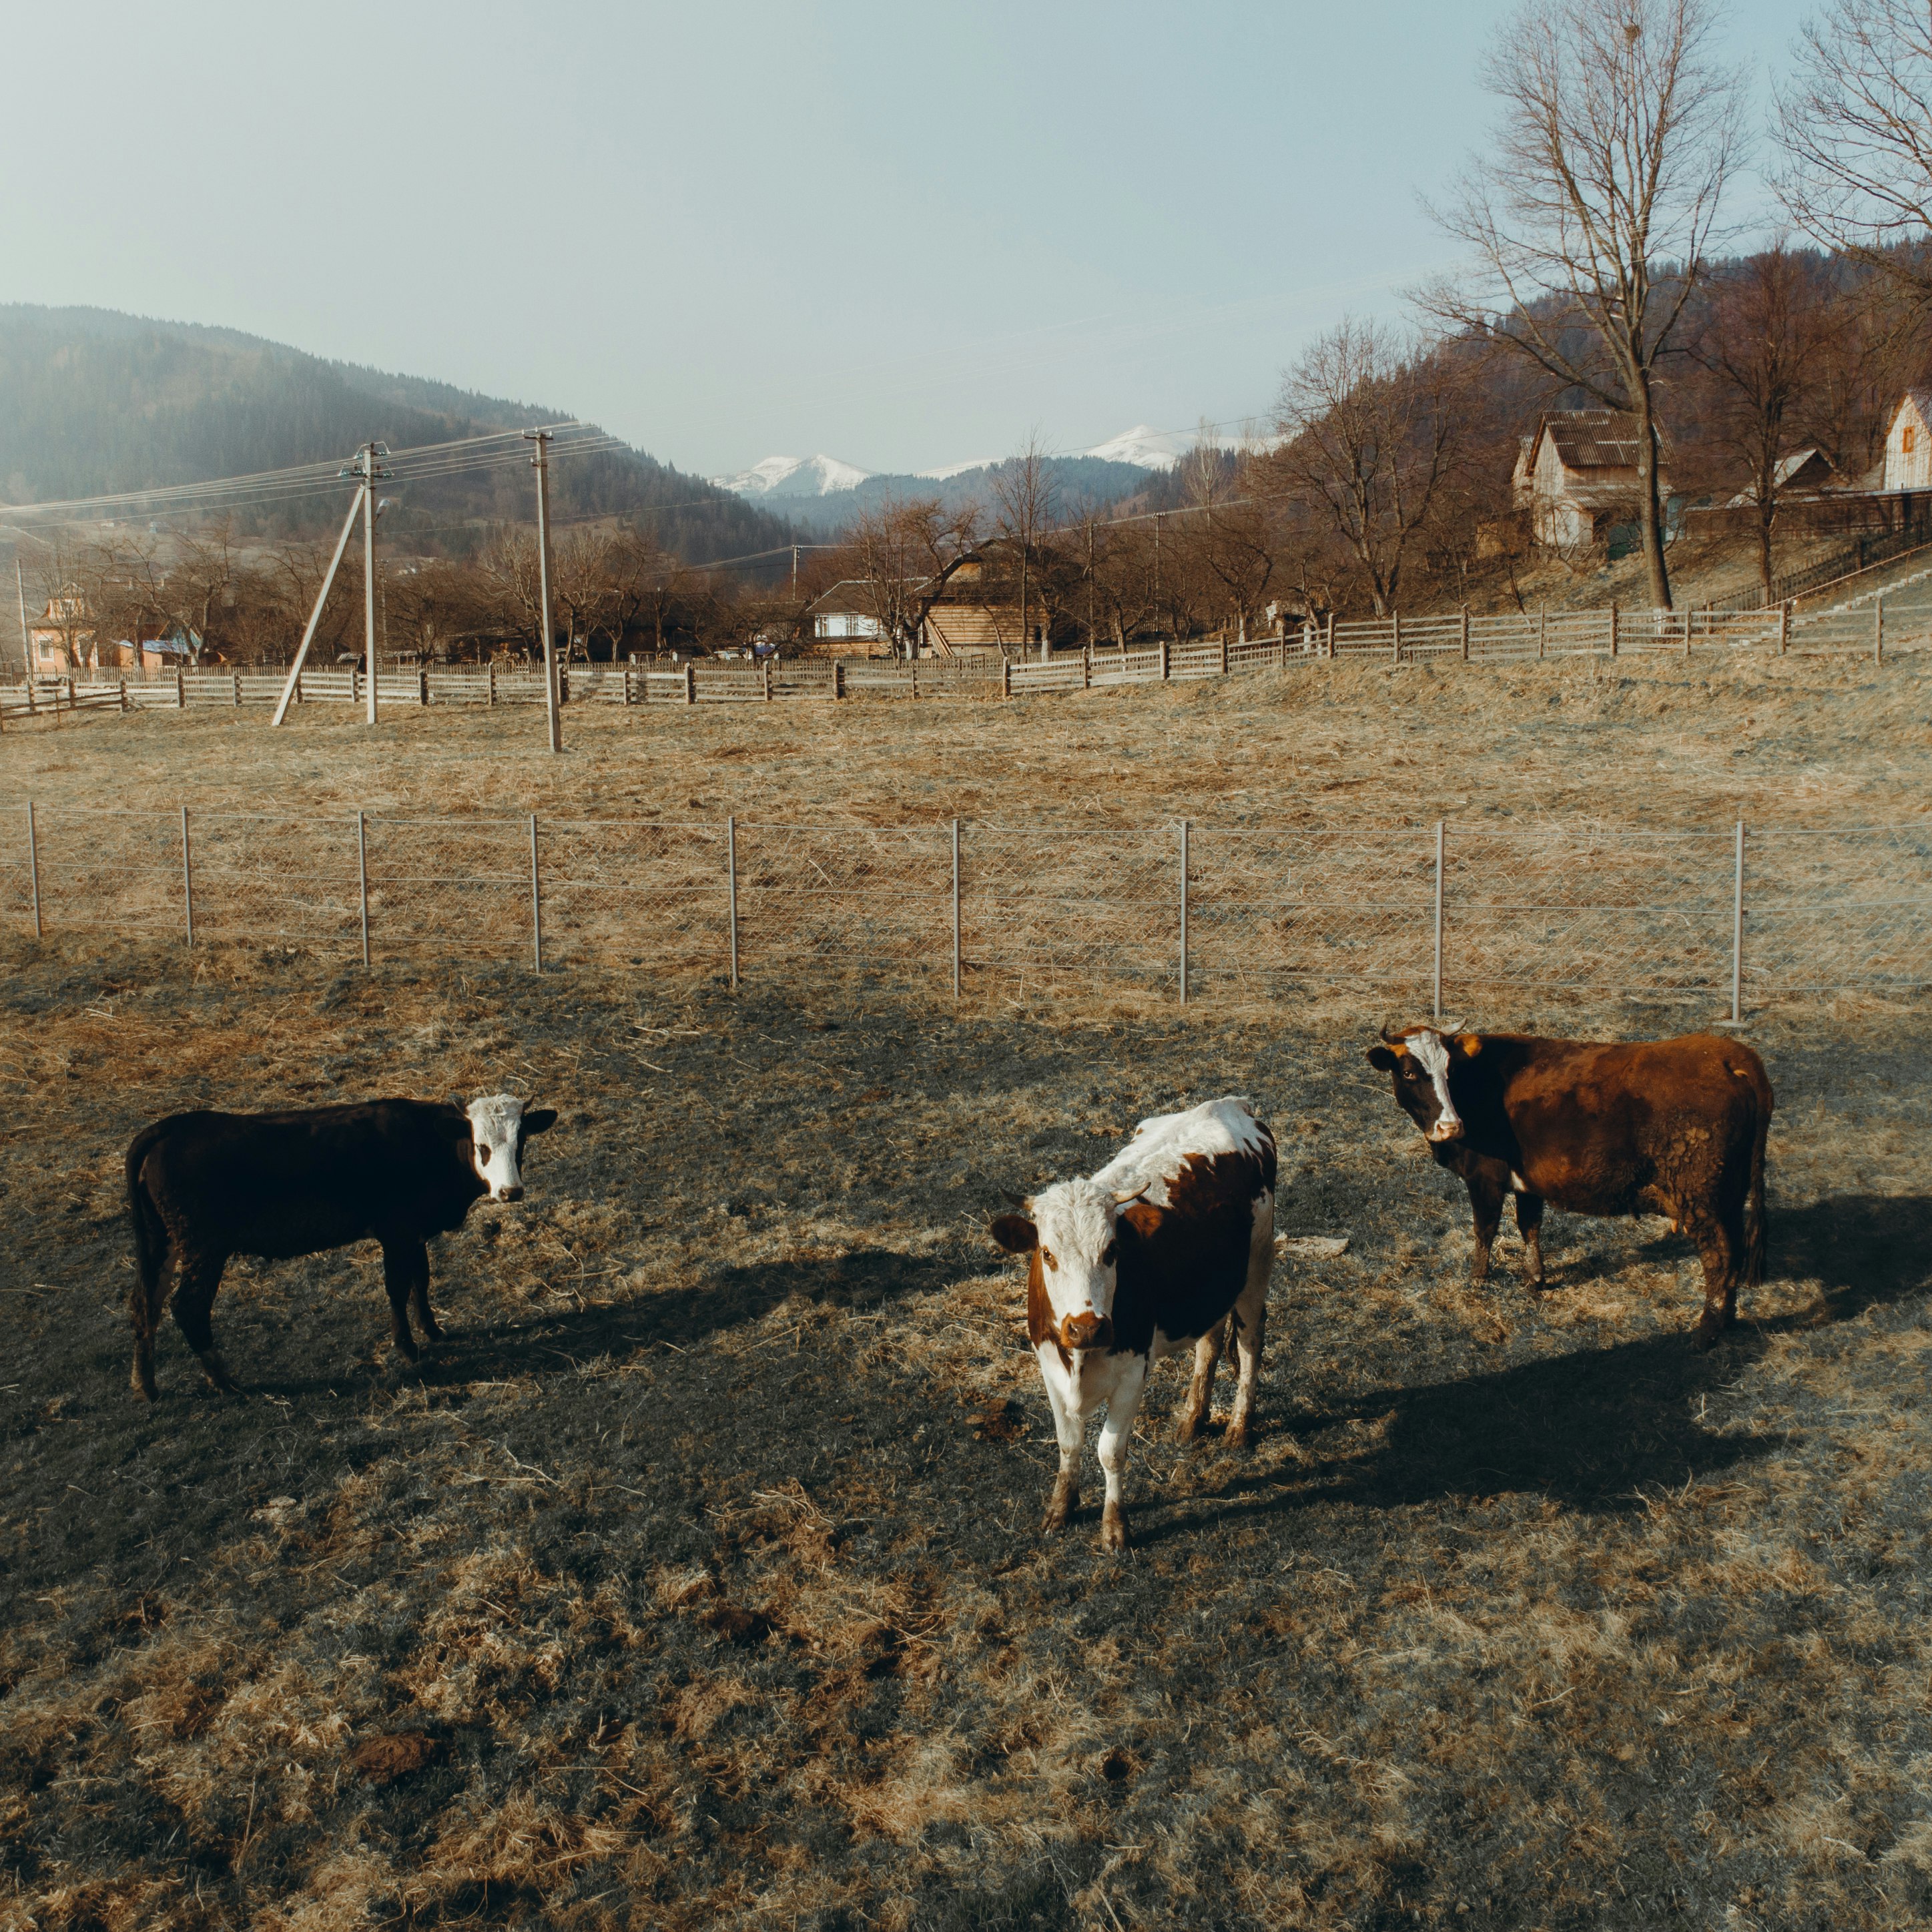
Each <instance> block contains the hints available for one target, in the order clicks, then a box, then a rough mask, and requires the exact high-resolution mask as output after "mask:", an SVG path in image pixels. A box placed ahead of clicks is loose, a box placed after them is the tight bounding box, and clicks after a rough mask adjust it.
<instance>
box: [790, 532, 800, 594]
mask: <svg viewBox="0 0 1932 1932" xmlns="http://www.w3.org/2000/svg"><path fill="white" fill-rule="evenodd" d="M791 594H792V595H793V598H796V597H797V595H798V545H797V544H793V545H792V547H791Z"/></svg>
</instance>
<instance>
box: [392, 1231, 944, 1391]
mask: <svg viewBox="0 0 1932 1932" xmlns="http://www.w3.org/2000/svg"><path fill="white" fill-rule="evenodd" d="M960 1267H961V1262H960V1259H959V1256H957V1255H950V1254H940V1255H908V1254H901V1253H898V1251H897V1250H894V1249H890V1248H860V1249H857V1250H853V1252H852V1253H849V1254H844V1255H838V1256H833V1257H832V1258H831V1259H826V1260H813V1261H778V1262H760V1263H757V1264H756V1265H753V1266H750V1267H745V1268H721V1269H719V1270H718V1271H717V1272H716V1273H715V1274H712V1275H709V1276H708V1277H706V1279H704V1280H702V1281H700V1282H697V1283H693V1284H692V1285H691V1286H689V1287H688V1288H673V1289H655V1290H646V1292H643V1293H642V1294H640V1295H637V1296H635V1297H634V1298H632V1299H631V1300H629V1301H622V1302H619V1303H616V1304H613V1305H612V1306H610V1307H601V1308H588V1309H584V1310H580V1311H579V1312H577V1313H568V1314H546V1315H543V1316H536V1317H535V1318H533V1319H531V1320H529V1321H527V1322H513V1323H509V1324H506V1325H500V1326H497V1327H493V1328H487V1329H484V1328H477V1329H472V1330H469V1331H464V1332H461V1333H458V1334H448V1335H446V1337H445V1338H444V1340H443V1341H442V1342H440V1343H438V1344H437V1346H436V1347H435V1348H434V1349H432V1350H425V1352H424V1355H423V1361H422V1367H423V1371H424V1376H425V1380H427V1381H430V1382H466V1381H469V1380H472V1379H474V1380H478V1381H482V1380H487V1379H490V1378H491V1377H492V1376H498V1375H502V1374H505V1373H515V1372H523V1373H528V1372H529V1370H532V1368H535V1367H541V1366H544V1359H543V1358H546V1357H547V1358H550V1359H551V1360H554V1359H556V1358H564V1359H566V1360H589V1359H591V1358H595V1357H596V1356H598V1355H629V1354H631V1352H633V1351H634V1350H636V1349H640V1348H654V1347H664V1348H670V1349H691V1348H695V1347H697V1346H698V1345H699V1344H700V1343H703V1341H705V1340H706V1339H707V1338H708V1337H711V1336H712V1335H715V1334H719V1333H720V1332H721V1331H724V1330H726V1329H729V1328H739V1327H742V1325H745V1323H747V1322H756V1321H758V1320H760V1319H761V1318H762V1317H763V1316H766V1315H769V1313H771V1312H772V1310H773V1309H775V1308H777V1307H781V1306H782V1305H783V1304H784V1303H785V1302H786V1301H790V1299H792V1298H793V1297H794V1296H796V1297H797V1298H800V1299H802V1300H804V1301H810V1302H814V1303H817V1304H819V1305H820V1306H821V1307H832V1308H850V1309H857V1310H865V1309H868V1308H877V1307H885V1306H886V1305H887V1304H890V1303H892V1302H895V1301H899V1300H901V1298H904V1297H905V1296H907V1295H923V1294H926V1293H929V1292H931V1291H932V1290H933V1289H938V1288H941V1287H944V1286H945V1285H946V1284H947V1283H948V1282H950V1281H953V1280H956V1279H957V1277H958V1276H959V1271H960ZM533 1358H534V1359H533Z"/></svg>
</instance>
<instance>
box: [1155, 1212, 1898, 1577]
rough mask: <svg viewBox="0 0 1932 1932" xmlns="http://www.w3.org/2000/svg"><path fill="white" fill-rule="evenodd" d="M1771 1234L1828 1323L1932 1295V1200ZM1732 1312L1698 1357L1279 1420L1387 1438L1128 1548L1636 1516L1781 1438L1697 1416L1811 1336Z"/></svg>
mask: <svg viewBox="0 0 1932 1932" xmlns="http://www.w3.org/2000/svg"><path fill="white" fill-rule="evenodd" d="M1771 1237H1772V1249H1771V1256H1770V1261H1771V1272H1772V1275H1773V1276H1774V1277H1781V1278H1785V1279H1793V1278H1795V1279H1797V1280H1811V1279H1814V1278H1816V1279H1817V1280H1820V1282H1821V1283H1823V1289H1824V1300H1825V1306H1826V1311H1827V1313H1828V1314H1829V1318H1830V1319H1831V1320H1832V1321H1833V1322H1843V1321H1847V1320H1849V1319H1852V1318H1853V1317H1855V1316H1858V1315H1859V1314H1861V1313H1864V1311H1865V1310H1867V1309H1870V1308H1873V1307H1883V1306H1886V1305H1889V1304H1894V1303H1897V1302H1899V1301H1905V1300H1907V1299H1909V1298H1910V1297H1912V1296H1913V1295H1917V1294H1919V1293H1921V1292H1924V1290H1925V1289H1926V1288H1927V1286H1932V1199H1926V1198H1924V1197H1922V1196H1875V1195H1841V1196H1833V1197H1832V1198H1830V1199H1826V1200H1823V1201H1819V1202H1812V1203H1810V1204H1808V1205H1805V1206H1803V1207H1798V1208H1787V1209H1786V1210H1785V1211H1784V1212H1783V1213H1782V1214H1778V1215H1776V1216H1775V1217H1773V1220H1772V1224H1771ZM1748 1293H1749V1291H1746V1295H1747V1299H1746V1301H1745V1304H1744V1305H1743V1307H1742V1315H1743V1317H1744V1319H1742V1320H1741V1321H1740V1322H1739V1325H1738V1326H1737V1327H1736V1328H1735V1329H1734V1330H1733V1331H1732V1333H1731V1334H1730V1336H1729V1337H1727V1339H1726V1340H1724V1342H1723V1343H1721V1344H1720V1345H1719V1346H1718V1348H1716V1349H1714V1350H1712V1351H1711V1352H1709V1354H1703V1353H1700V1352H1698V1351H1697V1349H1695V1348H1694V1346H1692V1343H1691V1337H1690V1335H1689V1333H1688V1330H1687V1331H1686V1332H1685V1333H1684V1334H1674V1335H1660V1336H1649V1337H1644V1338H1643V1339H1642V1340H1637V1341H1633V1342H1625V1343H1619V1344H1617V1345H1616V1346H1614V1347H1612V1348H1609V1349H1595V1350H1592V1351H1590V1352H1587V1353H1583V1354H1574V1355H1559V1356H1556V1357H1553V1358H1546V1359H1543V1360H1540V1361H1532V1362H1525V1363H1519V1364H1515V1365H1514V1366H1513V1367H1509V1368H1507V1369H1502V1370H1498V1371H1497V1372H1496V1373H1494V1374H1491V1375H1482V1376H1466V1377H1463V1378H1462V1379H1458V1380H1457V1381H1454V1382H1434V1383H1424V1384H1422V1385H1418V1386H1415V1387H1412V1388H1388V1389H1382V1390H1378V1391H1373V1393H1371V1394H1367V1395H1365V1396H1364V1397H1361V1398H1359V1399H1358V1400H1355V1401H1352V1402H1349V1403H1346V1404H1338V1405H1336V1406H1332V1407H1328V1408H1325V1409H1319V1410H1307V1411H1304V1412H1301V1413H1300V1414H1298V1415H1291V1416H1288V1417H1284V1418H1282V1419H1281V1421H1280V1423H1279V1424H1277V1425H1276V1426H1277V1427H1286V1428H1287V1429H1289V1430H1292V1432H1293V1433H1295V1434H1297V1435H1298V1436H1319V1435H1321V1434H1322V1433H1325V1432H1326V1431H1327V1430H1330V1429H1331V1428H1333V1427H1336V1426H1337V1424H1343V1423H1346V1422H1350V1421H1371V1422H1378V1421H1379V1422H1382V1423H1383V1424H1385V1428H1384V1433H1383V1436H1382V1440H1381V1442H1379V1443H1378V1444H1377V1445H1376V1446H1375V1448H1373V1449H1372V1450H1370V1451H1368V1452H1367V1453H1366V1454H1364V1455H1362V1456H1360V1457H1349V1458H1336V1459H1334V1460H1329V1461H1327V1462H1324V1463H1319V1464H1317V1465H1316V1466H1313V1467H1312V1468H1311V1467H1309V1466H1305V1465H1304V1466H1303V1467H1302V1468H1301V1469H1297V1470H1292V1471H1289V1472H1277V1473H1272V1474H1269V1475H1262V1474H1259V1473H1257V1474H1256V1475H1243V1474H1241V1473H1236V1474H1235V1475H1232V1476H1231V1477H1230V1478H1229V1481H1227V1482H1226V1483H1225V1484H1223V1485H1222V1486H1221V1487H1220V1488H1219V1489H1218V1490H1212V1491H1208V1492H1205V1493H1196V1496H1194V1497H1193V1498H1191V1499H1188V1500H1187V1501H1185V1502H1178V1503H1177V1504H1175V1505H1174V1506H1173V1507H1172V1508H1171V1509H1169V1510H1168V1511H1164V1512H1163V1514H1162V1515H1161V1517H1160V1520H1158V1521H1155V1522H1144V1524H1143V1526H1140V1527H1137V1529H1136V1541H1137V1542H1139V1543H1142V1544H1156V1543H1158V1542H1160V1541H1162V1540H1163V1538H1165V1537H1166V1536H1169V1535H1180V1534H1183V1533H1187V1534H1192V1533H1193V1532H1195V1531H1196V1530H1198V1529H1199V1528H1201V1527H1202V1526H1204V1525H1205V1524H1208V1523H1217V1522H1224V1521H1228V1520H1234V1519H1238V1518H1241V1517H1257V1516H1266V1515H1271V1514H1277V1513H1278V1512H1280V1511H1289V1510H1297V1509H1303V1508H1310V1507H1313V1506H1322V1505H1335V1504H1341V1505H1345V1506H1357V1507H1361V1508H1368V1509H1385V1508H1400V1507H1405V1506H1409V1505H1415V1504H1421V1503H1427V1502H1436V1501H1440V1500H1443V1499H1448V1498H1452V1497H1454V1498H1463V1499H1475V1498H1479V1497H1489V1496H1501V1495H1506V1494H1511V1493H1517V1492H1529V1493H1535V1494H1537V1495H1540V1496H1547V1497H1549V1498H1550V1499H1552V1500H1553V1501H1556V1502H1562V1503H1564V1504H1566V1505H1569V1506H1571V1507H1572V1508H1577V1509H1582V1510H1592V1511H1625V1510H1628V1509H1632V1508H1637V1507H1639V1506H1640V1497H1641V1496H1642V1495H1643V1493H1645V1492H1646V1491H1655V1490H1658V1489H1659V1488H1671V1487H1679V1488H1681V1487H1682V1486H1683V1485H1684V1484H1685V1482H1686V1481H1691V1480H1693V1479H1697V1478H1709V1477H1712V1476H1714V1475H1721V1474H1722V1473H1723V1472H1724V1471H1726V1470H1727V1469H1733V1468H1736V1467H1737V1466H1739V1465H1740V1464H1742V1463H1748V1462H1753V1461H1755V1460H1758V1459H1759V1458H1760V1457H1763V1456H1765V1455H1766V1454H1770V1453H1772V1452H1773V1451H1776V1450H1778V1448H1781V1446H1783V1445H1784V1442H1786V1441H1787V1439H1786V1438H1785V1437H1784V1436H1778V1435H1773V1434H1763V1435H1756V1436H1736V1435H1729V1434H1724V1433H1719V1432H1718V1430H1717V1429H1716V1428H1715V1427H1712V1426H1709V1425H1707V1424H1706V1422H1705V1421H1703V1420H1702V1419H1701V1418H1702V1415H1703V1404H1702V1403H1700V1401H1699V1400H1698V1399H1699V1398H1700V1397H1705V1396H1713V1395H1718V1394H1721V1393H1722V1392H1724V1391H1725V1390H1727V1388H1728V1387H1729V1385H1731V1384H1732V1383H1733V1382H1735V1380H1736V1377H1737V1375H1738V1373H1739V1370H1740V1368H1741V1367H1742V1366H1743V1365H1744V1364H1745V1363H1747V1362H1749V1361H1752V1360H1754V1359H1755V1358H1757V1356H1759V1355H1761V1354H1762V1353H1763V1350H1764V1347H1765V1343H1766V1338H1768V1337H1770V1336H1773V1335H1777V1334H1790V1333H1793V1332H1796V1331H1802V1330H1806V1329H1812V1328H1817V1327H1818V1326H1819V1322H1818V1320H1817V1316H1815V1315H1814V1314H1811V1313H1800V1314H1797V1315H1790V1316H1776V1317H1774V1318H1772V1319H1770V1320H1768V1321H1764V1322H1754V1321H1752V1320H1751V1319H1750V1308H1749V1303H1748Z"/></svg>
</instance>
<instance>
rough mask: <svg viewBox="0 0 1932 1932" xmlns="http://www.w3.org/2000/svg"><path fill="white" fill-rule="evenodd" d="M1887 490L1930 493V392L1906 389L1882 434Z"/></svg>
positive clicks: (1931, 464) (1927, 390)
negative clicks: (1928, 491)
mask: <svg viewBox="0 0 1932 1932" xmlns="http://www.w3.org/2000/svg"><path fill="white" fill-rule="evenodd" d="M1881 487H1883V488H1885V489H1887V490H1932V389H1907V390H1906V392H1905V395H1904V396H1903V399H1902V400H1901V401H1900V403H1899V405H1898V407H1897V410H1895V411H1894V413H1893V415H1892V419H1891V428H1889V429H1888V430H1887V431H1885V481H1884V483H1883V484H1882V486H1881Z"/></svg>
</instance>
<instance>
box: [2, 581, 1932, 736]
mask: <svg viewBox="0 0 1932 1932" xmlns="http://www.w3.org/2000/svg"><path fill="white" fill-rule="evenodd" d="M1927 648H1932V607H1927V606H1925V605H1924V604H1918V605H1915V606H1914V607H1907V608H1899V609H1894V610H1892V611H1891V612H1889V613H1888V611H1887V609H1886V606H1885V598H1884V597H1883V596H1882V595H1879V596H1876V597H1874V598H1873V599H1872V600H1871V601H1870V602H1869V603H1868V604H1864V605H1863V606H1861V607H1856V608H1852V609H1848V610H1826V611H1820V612H1816V613H1796V612H1794V610H1793V608H1792V607H1791V606H1790V605H1789V604H1785V605H1780V606H1775V607H1772V608H1771V609H1769V610H1746V611H1735V610H1733V611H1727V610H1620V609H1618V608H1616V607H1614V606H1613V607H1612V608H1610V610H1555V611H1542V610H1536V611H1526V612H1521V613H1515V612H1511V613H1503V614H1501V615H1495V614H1492V615H1487V616H1473V615H1472V614H1470V613H1467V612H1457V613H1451V614H1450V615H1448V616H1445V615H1442V614H1441V613H1437V614H1436V615H1433V616H1427V617H1408V616H1403V615H1401V614H1400V613H1393V614H1391V616H1387V617H1373V618H1351V619H1343V620H1340V621H1334V620H1330V621H1328V622H1325V623H1322V624H1319V625H1317V624H1308V625H1303V626H1302V627H1301V628H1300V629H1299V630H1297V631H1292V632H1290V633H1289V634H1286V635H1285V636H1280V637H1265V638H1247V639H1228V638H1221V639H1211V640H1205V641H1204V640H1187V641H1184V642H1183V641H1175V642H1171V643H1155V644H1147V643H1140V644H1135V645H1131V646H1127V647H1126V648H1124V649H1121V648H1115V647H1107V646H1101V647H1094V646H1088V647H1087V648H1085V649H1078V650H1071V651H1067V650H1062V651H1058V652H1055V653H1054V654H1053V655H1052V656H1051V657H1050V658H1048V659H1046V660H1045V661H1029V662H1018V661H1011V660H1005V661H1003V660H1002V659H1001V658H997V657H992V656H990V655H989V656H986V657H980V658H972V657H967V658H922V659H920V660H919V661H916V662H912V663H908V662H906V661H902V660H892V659H884V658H839V659H831V658H774V659H772V660H769V661H767V662H765V663H763V664H752V663H747V662H743V661H732V660H718V659H694V660H692V661H690V662H688V663H685V664H681V665H679V666H677V667H676V668H674V669H667V668H665V667H662V666H661V665H658V664H652V665H632V664H592V665H588V666H586V665H583V664H577V665H574V666H572V667H571V668H570V669H569V670H568V671H567V672H566V673H565V674H564V676H563V679H562V685H563V694H564V697H565V702H566V703H573V704H586V703H587V704H615V705H624V706H663V705H692V704H742V703H800V702H804V703H837V702H838V701H840V700H845V699H856V698H865V699H872V698H882V697H883V698H904V699H911V700H919V699H924V698H939V697H967V698H974V699H979V700H986V699H997V698H1001V697H1024V696H1029V695H1037V694H1046V693H1049V692H1055V691H1083V690H1088V689H1093V688H1113V687H1115V686H1118V685H1129V684H1157V683H1175V682H1184V681H1191V680H1193V679H1202V678H1217V677H1233V676H1250V675H1253V674H1255V673H1265V672H1269V671H1273V672H1275V673H1288V672H1290V671H1293V670H1300V669H1302V668H1305V667H1309V666H1312V665H1313V664H1319V663H1322V662H1325V661H1331V660H1336V659H1352V660H1354V661H1358V662H1361V661H1367V662H1378V661H1379V662H1382V663H1387V664H1433V663H1440V662H1442V661H1445V660H1453V661H1461V662H1466V663H1470V664H1518V663H1522V662H1523V661H1526V660H1529V659H1533V658H1567V657H1592V658H1616V657H1636V656H1643V655H1655V654H1658V653H1662V654H1664V655H1678V656H1687V657H1688V656H1694V655H1696V654H1697V653H1698V652H1712V651H1721V652H1739V651H1749V652H1757V653H1759V654H1762V655H1791V656H1867V657H1873V658H1879V659H1881V660H1882V658H1883V657H1884V655H1885V652H1888V651H1889V652H1894V653H1896V652H1899V651H1901V650H1922V649H1927ZM286 676H287V673H286V672H285V671H277V670H260V669H257V670H197V671H176V672H166V673H160V674H158V675H151V676H135V675H131V674H130V675H129V676H120V675H119V674H118V673H117V674H115V675H114V676H112V677H110V676H107V675H106V674H104V673H95V674H92V675H91V676H87V677H82V676H74V677H61V678H55V679H37V680H36V681H35V682H34V683H32V684H31V685H10V686H4V687H0V728H4V727H5V725H6V724H8V723H11V722H13V721H16V720H26V719H31V718H43V717H44V718H54V717H56V716H58V715H62V714H64V713H66V712H75V711H86V710H120V711H129V710H136V709H139V710H146V709H155V708H159V709H187V707H188V706H196V707H197V708H199V707H201V706H207V705H219V706H227V707H229V708H236V707H240V706H261V705H270V706H272V705H273V704H274V703H275V701H276V700H277V699H278V697H279V696H280V695H281V688H282V683H283V681H284V678H285V677H286ZM365 680H366V673H362V672H360V671H357V670H318V671H309V670H305V671H304V672H303V673H302V676H301V678H300V679H299V680H298V682H297V685H296V700H297V702H299V703H304V704H344V705H352V706H353V705H359V704H361V703H363V702H364V700H365V697H366V694H367V684H366V681H365ZM377 700H378V703H379V705H380V706H381V707H383V708H384V709H401V710H406V709H411V708H421V707H422V706H425V705H429V706H438V705H450V704H474V705H481V706H490V705H540V704H541V703H543V701H544V688H543V675H542V673H541V671H536V670H505V669H502V668H499V667H496V666H493V665H478V666H466V665H452V666H435V665H431V666H425V667H420V668H416V669H407V668H406V669H401V670H384V671H383V672H382V673H380V682H379V684H378V686H377Z"/></svg>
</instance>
